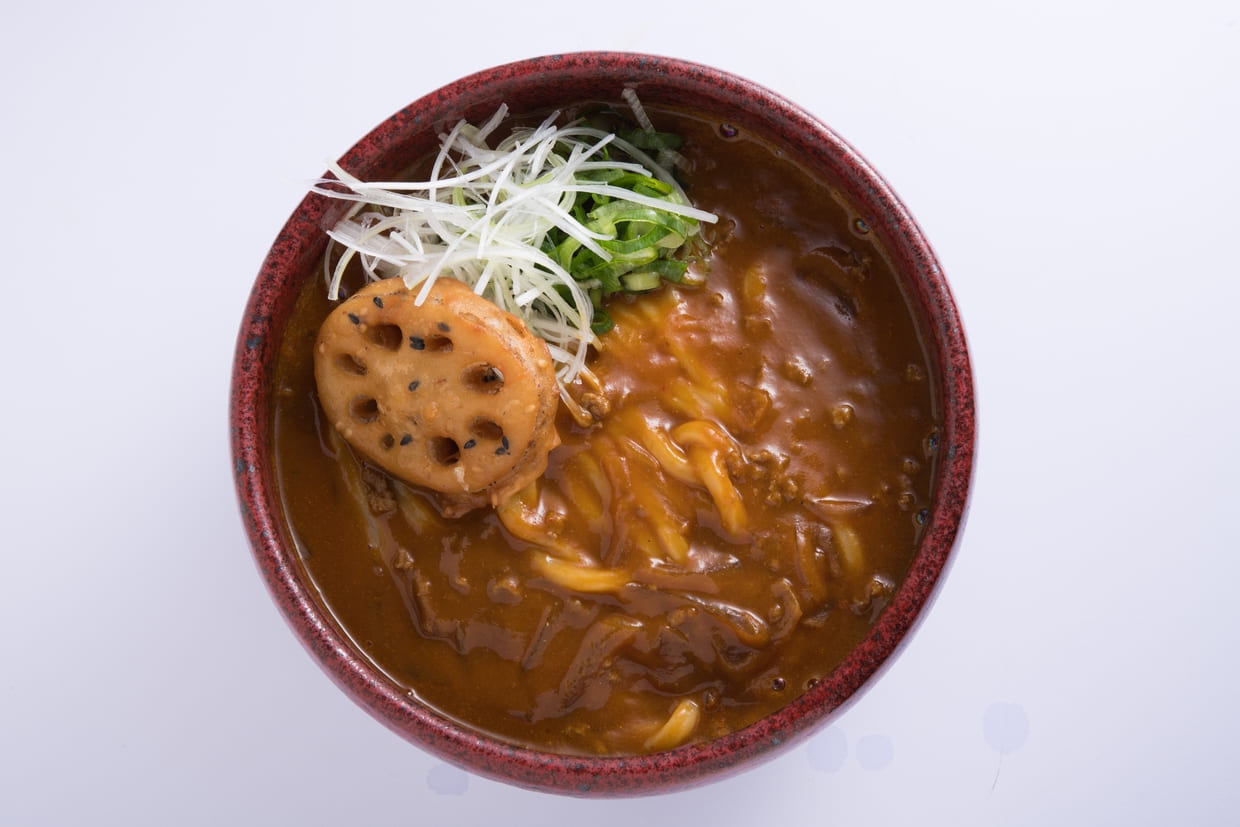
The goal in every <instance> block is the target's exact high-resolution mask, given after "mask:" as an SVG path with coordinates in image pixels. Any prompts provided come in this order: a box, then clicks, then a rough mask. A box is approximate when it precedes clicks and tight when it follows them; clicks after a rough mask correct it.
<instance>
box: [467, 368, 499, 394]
mask: <svg viewBox="0 0 1240 827" xmlns="http://www.w3.org/2000/svg"><path fill="white" fill-rule="evenodd" d="M461 382H462V384H464V385H465V387H467V388H469V389H470V390H471V391H474V392H475V393H499V391H500V389H501V388H503V387H504V374H503V372H502V371H500V369H499V368H497V367H495V365H492V364H489V363H487V362H478V363H477V364H475V365H470V366H469V367H467V368H465V371H464V372H463V373H462V374H461Z"/></svg>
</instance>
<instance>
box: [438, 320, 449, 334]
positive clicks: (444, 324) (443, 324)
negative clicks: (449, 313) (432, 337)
mask: <svg viewBox="0 0 1240 827" xmlns="http://www.w3.org/2000/svg"><path fill="white" fill-rule="evenodd" d="M439 329H440V330H442V331H443V332H444V333H447V332H449V331H450V330H452V328H450V327H448V323H447V322H440V323H439Z"/></svg>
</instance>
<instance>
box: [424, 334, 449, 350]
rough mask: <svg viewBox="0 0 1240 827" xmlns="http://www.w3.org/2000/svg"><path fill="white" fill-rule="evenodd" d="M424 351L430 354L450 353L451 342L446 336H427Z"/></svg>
mask: <svg viewBox="0 0 1240 827" xmlns="http://www.w3.org/2000/svg"><path fill="white" fill-rule="evenodd" d="M426 349H427V350H429V351H431V352H432V353H451V352H452V340H451V339H449V338H448V337H447V336H427V337H426Z"/></svg>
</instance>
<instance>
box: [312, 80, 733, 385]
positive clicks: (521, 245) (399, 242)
mask: <svg viewBox="0 0 1240 827" xmlns="http://www.w3.org/2000/svg"><path fill="white" fill-rule="evenodd" d="M628 92H629V90H626V93H628ZM625 97H626V100H627V101H628V102H629V103H630V105H631V107H632V108H633V112H634V115H635V116H636V118H637V120H638V123H639V125H640V126H641V128H639V129H636V130H632V131H629V132H625V133H624V136H623V137H621V136H620V135H617V134H614V133H611V132H607V131H605V130H603V129H599V128H596V127H592V126H589V125H586V124H585V123H584V122H582V121H576V122H574V123H570V124H568V125H566V126H556V125H555V121H556V120H557V119H558V117H559V113H556V114H553V115H552V116H550V117H549V118H547V119H546V120H545V121H544V122H543V123H542V124H541V125H540V126H538V127H537V128H519V129H516V130H514V131H513V132H512V134H511V135H509V136H508V137H506V138H504V139H503V140H502V141H500V142H499V143H498V144H497V145H496V146H495V147H494V148H492V147H491V146H490V145H489V143H488V139H489V137H490V136H491V135H492V133H494V132H495V131H496V130H497V129H498V128H499V127H500V125H501V124H502V123H503V121H504V120H505V118H506V117H507V107H505V106H501V107H500V108H499V110H498V111H497V112H496V113H495V115H494V116H493V117H492V118H491V119H490V120H488V121H487V122H486V123H485V124H483V125H482V126H473V125H471V124H468V123H466V122H464V121H462V122H461V123H459V124H457V125H456V127H455V128H453V129H452V130H451V132H449V133H448V134H447V135H444V136H443V138H442V143H441V147H440V150H439V154H438V156H437V157H436V159H435V162H434V164H433V167H432V173H431V175H430V177H429V179H428V180H426V181H419V182H405V181H389V182H363V181H361V180H359V179H357V178H355V177H353V176H352V175H350V174H349V173H347V172H346V171H345V170H343V169H341V168H340V167H339V166H338V165H336V164H332V165H330V170H331V172H332V173H333V174H334V175H335V176H336V178H337V179H338V180H331V179H325V180H322V181H319V182H317V183H316V185H315V186H314V191H316V192H319V193H321V194H323V195H327V196H330V197H332V198H340V199H346V200H350V201H353V202H355V206H354V207H353V208H352V209H351V210H350V212H349V213H348V214H347V215H346V216H345V217H344V218H343V219H341V220H340V221H339V222H338V223H337V224H336V225H335V226H334V227H333V228H332V229H331V230H329V231H328V235H329V236H330V237H331V238H332V239H333V240H334V241H335V242H337V243H338V244H340V245H342V246H343V247H344V248H345V251H344V253H343V254H342V255H341V256H340V258H339V260H338V261H337V263H336V265H335V268H334V269H331V270H329V273H328V294H329V297H330V298H332V299H333V300H334V299H335V298H336V297H337V292H338V290H339V286H340V279H341V276H342V275H343V273H344V270H345V267H346V266H347V265H348V263H349V261H350V260H351V259H352V258H354V257H355V256H356V257H357V258H358V260H359V261H360V263H361V265H362V267H363V268H364V270H365V271H366V273H367V275H368V277H369V278H372V279H382V278H391V277H393V276H401V277H403V278H404V280H405V284H406V285H408V286H409V287H410V288H413V287H416V286H418V285H423V289H422V292H421V294H420V296H419V300H422V299H424V298H425V296H426V294H427V292H428V291H429V289H430V285H431V283H433V281H434V279H435V278H437V277H438V276H439V275H441V274H446V275H449V276H451V277H453V278H457V279H460V280H462V281H464V282H466V283H467V284H470V285H471V286H473V288H474V290H475V291H476V292H477V293H478V294H479V295H481V296H484V297H486V298H488V299H490V300H491V301H493V302H494V303H495V304H497V305H499V306H500V307H501V308H503V309H504V310H507V311H508V312H510V313H513V314H514V315H516V316H518V317H519V318H521V319H522V320H523V321H524V322H525V323H526V325H527V326H528V327H529V329H530V331H531V332H533V333H534V334H535V335H537V336H540V337H542V338H543V339H545V340H546V341H547V344H548V347H549V349H550V351H551V356H552V359H553V360H555V362H556V375H557V377H558V379H559V380H560V382H561V384H562V385H564V384H567V383H569V382H572V381H573V380H574V379H575V378H576V377H577V375H578V374H579V373H580V370H581V368H582V366H584V364H585V358H586V351H587V347H588V345H589V344H590V342H592V341H593V339H594V336H596V335H600V334H602V333H605V332H606V331H607V330H610V329H611V326H612V321H611V318H610V317H609V316H608V315H607V313H606V311H604V310H603V309H602V307H601V306H600V305H601V302H602V301H603V299H604V298H605V297H606V296H608V295H611V294H612V293H617V292H622V291H626V292H632V293H641V292H645V291H648V290H652V289H654V288H656V287H658V286H659V285H660V284H662V283H663V282H664V281H671V282H680V281H682V280H683V279H684V277H685V274H686V272H687V269H688V262H687V261H685V260H684V258H683V254H682V253H681V250H682V248H683V247H684V245H685V244H686V243H687V242H689V241H691V240H692V239H693V238H695V237H696V236H697V233H698V226H699V222H702V221H706V222H714V221H715V220H716V217H715V216H714V215H713V214H711V213H708V212H705V211H703V210H699V209H695V208H694V207H693V206H692V205H690V204H689V199H688V198H687V197H686V196H685V193H684V191H683V189H682V188H681V187H680V185H679V184H678V183H677V182H676V179H675V178H674V177H673V175H672V172H671V169H670V168H669V165H668V164H664V163H660V162H659V161H657V160H656V159H655V158H653V157H651V155H649V154H648V153H647V150H650V151H651V152H656V153H657V155H658V157H659V158H660V159H673V160H674V159H675V158H676V157H678V156H676V153H675V149H676V148H677V147H679V145H680V139H679V137H678V136H675V135H670V134H668V133H660V132H655V131H654V130H653V129H652V128H651V127H650V125H649V119H648V118H647V117H646V115H645V113H644V112H643V111H641V109H640V105H639V104H638V103H637V102H636V99H635V96H633V95H631V94H626V96H625Z"/></svg>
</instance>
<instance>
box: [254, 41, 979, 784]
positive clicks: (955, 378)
mask: <svg viewBox="0 0 1240 827" xmlns="http://www.w3.org/2000/svg"><path fill="white" fill-rule="evenodd" d="M625 86H632V87H634V88H635V89H636V91H637V93H638V96H639V98H641V99H642V100H643V101H644V102H649V103H667V104H671V105H674V106H681V107H684V108H689V109H697V110H699V111H706V112H709V113H711V114H712V115H713V116H716V117H718V118H719V119H720V120H721V121H727V122H729V123H731V124H733V125H735V126H737V127H738V128H740V129H745V130H750V131H752V132H755V133H758V134H761V135H764V136H766V137H768V138H769V139H771V140H773V141H775V142H776V143H779V144H782V145H783V146H784V147H785V148H786V149H787V150H788V151H789V152H790V153H791V154H793V155H797V156H799V157H800V159H801V160H802V162H803V163H805V164H806V165H807V166H808V167H810V168H811V169H812V170H814V171H815V172H817V173H819V174H823V175H825V176H827V177H828V180H831V181H832V182H833V184H834V185H835V186H837V187H838V189H840V190H841V191H842V192H843V193H844V194H845V196H846V197H847V198H848V199H849V200H850V201H851V202H852V204H853V205H854V207H856V208H858V210H859V212H860V214H861V217H862V219H863V220H864V221H865V222H866V223H867V224H868V226H869V228H870V230H871V231H872V232H874V233H876V234H877V235H878V237H879V238H880V240H881V242H882V243H883V244H884V245H885V247H886V249H887V250H888V251H889V253H890V255H891V257H892V263H893V264H894V266H895V269H896V271H897V274H898V275H900V276H901V278H902V279H903V282H904V289H905V290H906V292H907V293H908V295H909V297H910V299H911V302H912V304H913V305H914V309H915V311H916V312H918V313H919V314H920V317H921V319H920V320H921V323H922V325H923V335H924V336H925V338H926V347H927V350H928V352H929V357H930V361H931V363H932V364H933V365H935V366H936V367H937V372H938V378H939V385H940V386H939V405H940V413H941V416H942V425H941V428H940V456H939V459H938V466H937V471H936V474H937V479H936V482H935V487H936V494H935V504H934V507H933V509H932V510H931V515H930V518H929V520H928V522H927V524H926V526H925V532H924V534H923V537H922V540H921V543H920V545H919V548H918V551H917V553H916V556H915V557H914V560H913V562H912V564H911V566H910V568H909V571H908V573H907V575H906V577H905V579H904V581H903V582H902V583H901V584H900V586H899V587H898V588H897V590H896V592H895V594H894V596H893V598H892V600H891V603H890V604H889V605H888V607H887V608H886V609H885V610H884V611H883V613H882V614H881V616H880V617H879V619H878V621H877V623H876V624H875V625H874V627H873V628H872V629H871V630H870V632H869V633H868V634H867V635H866V637H865V638H864V640H863V641H862V642H861V643H860V644H859V645H858V646H857V647H856V648H855V649H854V650H853V652H852V653H851V654H850V655H849V657H848V658H847V659H846V660H845V661H844V662H843V663H842V664H841V665H840V666H839V667H838V668H837V669H835V670H834V671H833V672H832V673H831V674H830V675H828V676H826V677H824V678H823V679H822V680H821V681H820V682H819V683H818V684H817V685H816V686H815V687H813V688H812V689H810V690H808V691H807V692H806V693H805V694H804V695H802V696H801V697H800V698H798V699H796V700H794V701H792V702H791V703H789V704H788V705H787V706H785V707H783V708H782V709H780V710H779V711H778V712H775V713H773V714H771V715H769V716H767V717H766V718H764V719H763V720H761V721H759V722H757V723H755V724H754V725H752V726H750V727H747V728H745V729H743V730H740V731H737V732H734V733H732V734H730V735H727V736H724V737H721V738H719V739H716V740H714V741H710V742H707V743H705V744H694V745H688V746H684V747H680V748H678V749H675V750H672V751H669V752H664V753H658V754H655V755H644V756H630V757H600V758H591V757H580V756H565V755H559V754H552V753H544V752H538V751H536V750H532V749H527V748H524V747H520V746H515V745H513V744H510V743H507V742H504V741H500V740H498V739H495V738H491V737H488V736H486V735H482V734H479V733H477V732H475V731H473V730H471V729H469V728H467V727H465V726H462V725H460V724H458V723H456V722H454V721H452V720H450V719H448V718H446V717H444V716H442V715H440V714H438V713H436V712H435V711H433V710H431V709H429V708H427V707H425V706H423V705H421V704H420V703H418V702H417V701H415V700H414V699H413V698H412V697H411V696H410V695H409V694H408V693H407V692H406V691H405V690H403V689H401V688H400V687H399V686H397V685H396V684H395V683H394V682H392V681H391V680H390V679H389V678H387V677H386V676H385V675H384V674H383V673H382V672H381V671H380V670H379V669H378V668H377V667H375V666H374V665H373V664H371V663H370V662H369V661H368V660H367V659H366V657H365V656H364V655H362V653H361V652H360V651H359V650H358V649H357V648H356V647H355V646H354V644H353V643H352V642H351V641H350V639H349V637H348V636H347V635H346V634H345V633H344V632H343V630H342V629H341V628H340V627H339V626H338V625H337V624H336V622H335V620H334V619H333V618H332V617H331V615H330V614H329V613H328V612H327V611H326V609H325V608H324V607H323V605H322V604H321V603H320V602H319V601H318V600H317V599H316V591H315V588H314V586H313V585H312V584H311V582H310V580H309V578H308V576H307V575H306V574H305V572H304V569H303V568H302V566H301V563H300V561H299V559H298V557H297V553H296V549H295V547H294V545H293V543H292V541H291V539H290V536H289V531H288V528H287V526H286V525H285V523H284V519H283V516H282V509H281V505H280V498H279V495H278V492H277V491H276V486H275V481H274V475H273V471H272V468H271V464H270V462H269V434H270V402H269V395H270V390H271V385H272V366H273V363H274V361H275V356H276V354H277V353H278V351H279V346H280V339H281V336H282V334H283V330H284V327H285V325H286V323H287V321H288V317H289V314H290V313H291V310H292V305H293V302H294V299H295V297H296V293H297V291H298V288H299V287H300V286H301V285H302V284H303V283H304V281H303V279H304V276H305V273H306V272H308V270H307V268H308V267H309V268H310V271H313V263H314V262H315V261H317V260H319V258H318V257H320V256H321V255H322V251H323V249H324V244H325V236H324V233H323V229H324V228H325V227H327V226H330V225H331V224H332V223H333V222H334V220H335V218H336V217H337V216H338V215H339V213H340V211H341V209H343V207H342V206H341V205H340V204H339V202H329V201H328V199H325V198H322V197H321V196H318V195H314V194H309V195H307V196H306V197H305V198H304V199H303V201H302V202H301V204H300V205H299V206H298V207H297V208H296V210H295V211H294V212H293V214H292V216H291V217H290V218H289V220H288V222H287V223H286V224H285V226H284V228H283V229H282V230H281V232H280V234H279V235H278V236H277V238H276V240H275V242H274V244H273V245H272V248H271V250H270V252H269V253H268V255H267V257H266V259H265V261H264V262H263V265H262V268H261V270H260V272H259V274H258V277H257V279H256V281H255V284H254V287H253V290H252V292H251V294H250V297H249V301H248V303H247V306H246V310H245V316H244V318H243V321H242V325H241V329H240V332H239V334H238V338H237V345H236V352H235V359H234V364H233V375H232V388H231V392H232V396H231V405H230V426H231V448H232V458H233V465H234V478H235V483H236V489H237V494H238V499H239V502H240V507H241V513H242V517H243V521H244V523H245V527H246V531H247V534H248V537H249V540H250V544H251V547H252V550H253V554H254V557H255V561H256V563H257V564H258V568H259V570H260V572H261V574H262V575H263V577H264V579H265V581H266V583H267V586H268V588H269V590H270V591H271V594H272V596H273V598H274V600H275V602H276V604H277V605H278V606H279V608H280V609H281V611H282V613H283V614H284V617H285V618H286V620H287V621H288V622H289V624H290V625H291V626H292V628H293V630H294V632H295V633H296V635H297V637H298V638H299V639H300V640H301V642H302V643H303V645H305V646H306V647H307V649H309V651H310V652H311V654H312V655H313V656H314V658H315V659H316V660H317V661H318V663H319V664H320V665H321V666H322V668H323V669H324V670H325V671H326V672H327V674H328V675H329V676H330V677H331V678H332V680H333V681H334V682H335V683H336V684H337V685H338V686H340V687H341V688H342V689H343V690H344V691H345V692H346V693H347V694H348V695H349V696H350V697H352V698H353V700H354V701H356V702H357V703H358V704H360V705H361V706H362V707H363V708H364V709H366V710H367V711H368V712H369V713H370V714H371V715H373V716H374V717H375V718H377V719H378V720H379V721H381V722H382V723H384V724H385V725H386V726H388V727H389V728H391V729H392V730H394V731H395V732H397V733H398V734H400V735H401V736H403V737H405V738H406V739H408V740H410V741H411V742H413V743H415V744H417V745H419V746H420V747H422V748H423V749H424V750H427V751H428V752H430V753H432V754H434V755H436V756H438V757H440V758H442V759H443V760H445V761H448V762H450V763H453V764H456V765H458V766H461V767H463V768H465V769H468V770H470V771H472V772H476V773H479V774H481V775H485V776H488V777H491V778H495V779H498V780H502V781H507V782H509V783H513V784H516V785H518V786H521V787H526V788H531V789H539V790H543V791H548V792H557V793H565V794H569V795H581V796H586V795H603V796H620V795H637V794H648V793H655V792H670V791H674V790H680V789H686V788H689V787H692V786H695V785H697V784H700V783H702V782H704V781H708V780H719V779H721V778H724V777H727V776H729V775H731V774H733V773H735V772H737V771H739V770H741V769H744V768H748V767H751V766H753V765H755V764H756V763H758V762H759V761H760V760H765V759H767V758H770V757H772V756H773V755H775V754H777V753H778V752H780V751H782V750H784V749H787V748H789V747H790V746H792V745H793V744H795V743H797V742H798V741H800V740H801V739H803V738H804V737H806V736H808V735H809V734H811V733H812V732H814V731H816V730H817V729H819V728H821V727H822V726H823V725H825V724H826V723H827V722H828V721H829V720H830V719H831V718H832V717H834V716H836V715H838V714H839V713H840V712H841V711H842V710H843V709H844V708H846V707H847V705H848V704H849V703H851V702H852V701H854V700H855V699H856V698H857V697H858V695H859V693H860V691H861V690H862V689H863V688H864V687H865V686H867V685H868V684H869V683H870V682H872V681H873V680H874V679H875V678H876V677H877V676H878V675H879V674H880V673H881V672H882V671H883V670H884V669H885V668H886V667H887V666H888V665H889V664H890V663H891V658H892V656H893V655H894V654H896V652H897V651H898V650H899V649H900V648H901V647H902V646H903V645H904V643H905V642H906V641H907V640H908V637H909V634H910V632H911V631H912V630H913V629H914V628H915V627H916V625H917V624H918V623H919V622H920V620H921V618H922V617H923V616H924V613H925V610H926V609H927V608H928V606H929V605H930V603H931V602H932V601H933V599H934V597H935V595H936V593H937V590H938V587H939V584H940V583H941V580H942V576H943V574H944V573H945V572H946V569H947V567H948V565H949V563H950V560H951V558H952V555H953V551H954V548H955V546H956V543H957V539H958V537H959V533H960V531H961V530H962V529H963V525H964V520H965V516H966V513H967V508H968V497H969V489H970V483H971V479H972V474H973V455H974V446H975V439H976V437H975V410H974V400H973V378H972V370H971V366H970V361H969V356H968V349H967V346H966V342H965V337H964V330H963V328H962V326H961V322H960V319H959V316H958V314H957V311H956V307H955V303H954V301H953V299H952V296H951V293H950V291H949V289H948V286H947V283H946V281H945V279H944V276H943V273H942V270H941V268H940V266H939V263H938V261H937V259H936V257H935V255H934V253H933V251H932V250H931V248H930V245H929V244H928V242H927V241H926V239H925V238H924V237H923V235H922V233H921V230H920V228H919V227H918V226H917V224H916V222H915V221H914V220H913V218H912V216H911V215H910V214H909V212H908V211H907V210H906V209H905V207H904V205H903V204H902V203H901V202H900V200H899V198H898V197H897V196H896V195H895V193H894V192H893V191H892V190H891V188H890V187H889V186H888V185H887V183H886V182H885V181H884V180H883V179H882V177H881V176H879V174H878V173H877V172H875V171H874V170H873V169H872V168H871V167H870V165H869V164H868V163H867V162H866V161H865V160H864V159H863V158H862V157H861V155H860V154H859V153H858V152H857V151H856V150H854V149H853V148H852V147H851V146H849V145H848V144H847V143H846V142H845V141H844V140H843V139H841V138H840V137H839V136H838V135H837V134H836V133H835V132H834V131H832V130H831V129H830V128H829V127H827V126H826V125H825V124H823V123H822V122H820V121H818V120H817V119H816V118H815V117H813V116H812V115H810V114H809V113H808V112H806V111H804V110H802V109H800V108H799V107H797V106H796V105H794V104H792V103H791V102H789V101H788V100H786V99H784V98H783V97H781V96H779V95H777V94H775V93H774V92H771V91H770V90H768V89H765V88H763V87H761V86H759V85H758V84H755V83H753V82H751V81H748V80H745V79H743V78H739V77H737V76H735V75H732V74H729V73H727V72H725V71H722V70H719V69H715V68H712V67H709V66H704V65H700V64H696V63H692V62H688V61H684V60H679V59H675V58H669V57H661V56H655V55H645V54H636V53H625V52H579V53H571V54H560V55H547V56H543V57H536V58H532V59H528V60H523V61H518V62H515V63H510V64H506V65H502V66H497V67H494V68H491V69H487V70H484V71H481V72H477V73H475V74H473V75H470V76H468V77H465V78H462V79H461V80H458V81H455V82H453V83H450V84H448V85H447V86H444V87H442V88H441V89H439V90H437V91H435V92H432V93H430V94H429V95H426V96H425V97H423V98H421V99H419V100H418V101H416V102H414V103H413V104H411V105H409V106H408V107H406V108H404V109H402V110H401V111H400V112H397V113H396V114H395V115H393V116H392V117H391V118H389V119H387V120H386V121H384V122H383V123H381V124H380V125H379V126H378V127H376V128H375V129H374V130H373V131H371V132H370V133H369V134H367V135H366V136H365V137H364V138H362V139H361V140H360V141H359V142H358V143H357V144H356V145H355V146H354V147H353V148H352V149H350V150H349V151H348V152H347V153H346V154H345V155H344V156H343V157H342V158H341V160H340V163H341V165H342V166H343V167H344V168H345V169H348V170H349V171H350V172H352V173H353V174H355V175H358V176H360V177H363V178H365V177H372V178H382V177H384V176H386V175H391V174H393V173H394V172H396V170H397V169H399V168H400V167H402V166H403V165H404V164H405V163H406V162H408V161H410V160H412V159H413V158H416V157H418V156H419V155H422V154H425V153H426V152H427V151H429V150H430V149H431V147H432V144H433V143H434V142H435V141H436V135H437V133H438V132H439V131H441V130H443V129H445V128H447V127H450V126H451V125H452V124H453V123H455V122H456V121H457V120H459V119H460V118H462V117H466V118H469V119H471V120H474V121H475V122H476V121H477V120H479V119H481V118H485V117H487V116H489V115H490V114H492V113H493V112H494V110H495V108H496V107H497V106H498V105H499V104H500V103H508V104H509V105H510V107H512V109H513V110H514V111H517V112H519V111H521V110H522V109H523V108H529V107H534V108H548V107H554V106H555V105H556V104H557V102H558V103H562V104H566V103H570V102H573V101H577V100H586V99H610V100H619V99H620V92H621V90H622V89H623V88H624V87H625Z"/></svg>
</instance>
